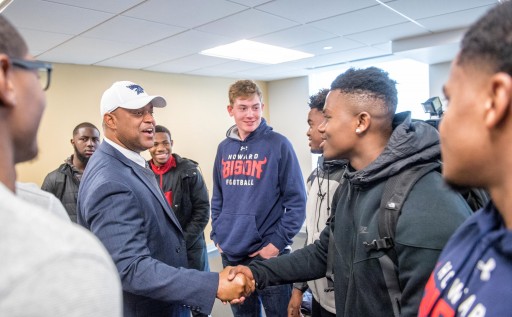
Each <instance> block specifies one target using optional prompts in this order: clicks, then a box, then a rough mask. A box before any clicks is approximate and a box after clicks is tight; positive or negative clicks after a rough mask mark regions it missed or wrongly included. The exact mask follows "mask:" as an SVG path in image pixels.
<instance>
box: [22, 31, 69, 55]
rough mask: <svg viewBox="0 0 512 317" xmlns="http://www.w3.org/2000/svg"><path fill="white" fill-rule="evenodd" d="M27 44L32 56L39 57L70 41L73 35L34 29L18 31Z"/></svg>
mask: <svg viewBox="0 0 512 317" xmlns="http://www.w3.org/2000/svg"><path fill="white" fill-rule="evenodd" d="M18 31H20V33H21V35H22V36H23V38H24V39H25V41H26V42H27V45H28V48H29V52H30V54H32V55H34V56H36V57H38V55H39V54H41V53H44V52H46V51H47V50H49V49H51V48H53V47H55V46H57V45H59V44H60V43H62V42H65V41H67V40H69V39H70V38H71V37H72V36H73V35H69V34H60V33H52V32H43V31H37V30H32V29H23V28H20V29H18Z"/></svg>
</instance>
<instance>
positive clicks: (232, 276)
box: [224, 265, 256, 305]
mask: <svg viewBox="0 0 512 317" xmlns="http://www.w3.org/2000/svg"><path fill="white" fill-rule="evenodd" d="M227 268H229V272H228V273H229V274H228V276H227V279H228V281H234V280H236V279H237V278H238V277H239V276H243V277H245V278H247V279H249V280H250V281H252V290H251V293H252V292H254V290H255V288H256V281H255V280H254V276H253V275H252V272H251V270H250V269H249V268H248V267H247V266H244V265H237V266H235V267H232V266H229V267H226V269H227ZM224 270H225V269H224ZM244 300H245V298H244V299H243V300H240V298H235V299H233V300H230V301H229V303H230V304H232V305H234V304H241V303H243V302H244Z"/></svg>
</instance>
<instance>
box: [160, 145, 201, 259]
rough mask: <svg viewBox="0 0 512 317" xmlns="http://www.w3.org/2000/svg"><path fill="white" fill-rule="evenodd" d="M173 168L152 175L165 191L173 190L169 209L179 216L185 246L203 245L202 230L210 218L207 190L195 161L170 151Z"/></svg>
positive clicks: (199, 246)
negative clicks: (173, 160)
mask: <svg viewBox="0 0 512 317" xmlns="http://www.w3.org/2000/svg"><path fill="white" fill-rule="evenodd" d="M172 155H173V156H174V159H175V160H176V167H175V168H171V169H170V170H169V171H168V172H167V173H165V174H163V175H155V176H156V180H157V182H158V184H159V185H160V188H162V191H163V192H164V193H166V192H168V191H170V190H171V191H172V195H173V197H172V205H171V207H172V210H173V211H174V213H175V214H176V216H177V217H178V221H179V222H180V225H181V228H182V229H183V235H184V236H185V241H186V243H187V249H191V248H204V247H205V246H206V243H205V239H204V229H205V227H206V225H207V224H208V220H209V219H210V202H209V198H208V190H207V188H206V184H205V183H204V180H203V176H202V175H201V172H200V171H199V169H198V164H197V163H196V162H194V161H192V160H189V159H186V158H182V157H180V156H179V155H177V154H172Z"/></svg>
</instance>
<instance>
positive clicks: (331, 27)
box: [310, 5, 407, 35]
mask: <svg viewBox="0 0 512 317" xmlns="http://www.w3.org/2000/svg"><path fill="white" fill-rule="evenodd" d="M362 21H364V22H362ZM402 22H407V19H405V18H404V17H402V16H401V15H399V14H397V13H396V12H393V11H392V10H389V9H388V8H386V7H384V6H381V5H376V6H373V7H371V8H366V9H362V10H357V11H354V12H350V13H346V14H342V15H338V16H336V17H332V18H327V19H324V20H321V21H317V22H312V23H310V25H311V26H314V27H317V28H319V29H322V30H326V31H329V32H333V33H335V34H337V35H346V34H353V33H359V32H363V31H368V30H373V29H377V28H380V27H385V26H389V25H394V24H398V23H402Z"/></svg>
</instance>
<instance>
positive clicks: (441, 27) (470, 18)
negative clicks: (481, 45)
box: [418, 6, 512, 32]
mask: <svg viewBox="0 0 512 317" xmlns="http://www.w3.org/2000/svg"><path fill="white" fill-rule="evenodd" d="M492 7H493V6H485V7H479V8H475V9H469V10H464V11H458V12H455V13H449V14H444V15H438V16H435V17H431V18H426V19H419V20H418V22H419V23H421V24H422V25H424V26H425V27H427V28H428V29H429V30H431V31H434V32H442V31H446V30H451V29H456V28H462V27H465V26H467V25H468V24H469V23H472V22H474V21H476V20H477V19H478V18H479V17H480V16H482V15H483V14H484V13H485V12H487V10H489V9H490V8H492ZM511 18H512V17H511Z"/></svg>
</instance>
